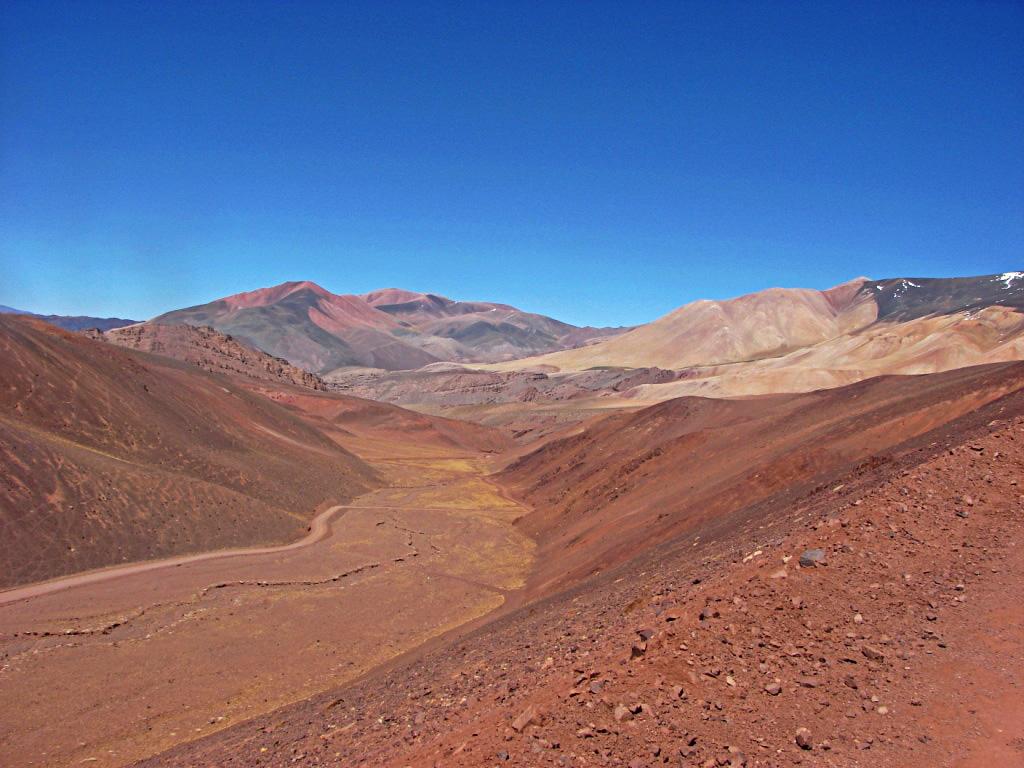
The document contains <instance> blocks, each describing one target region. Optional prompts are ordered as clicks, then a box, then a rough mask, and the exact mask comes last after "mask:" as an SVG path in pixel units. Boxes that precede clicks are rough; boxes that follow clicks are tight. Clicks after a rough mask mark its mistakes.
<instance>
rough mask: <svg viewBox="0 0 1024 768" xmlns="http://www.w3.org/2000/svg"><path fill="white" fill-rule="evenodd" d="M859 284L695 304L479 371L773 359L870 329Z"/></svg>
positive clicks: (869, 308)
mask: <svg viewBox="0 0 1024 768" xmlns="http://www.w3.org/2000/svg"><path fill="white" fill-rule="evenodd" d="M864 281H865V279H864V278H858V279H857V280H852V281H850V282H848V283H844V284H842V285H838V286H836V287H835V288H830V289H829V290H827V291H817V290H813V289H807V288H770V289H768V290H765V291H759V292H757V293H751V294H748V295H746V296H740V297H738V298H735V299H729V300H725V301H707V300H702V301H695V302H693V303H691V304H687V305H685V306H683V307H680V308H679V309H677V310H675V311H674V312H670V313H669V314H667V315H665V316H664V317H662V318H659V319H658V320H655V321H654V322H652V323H648V324H647V325H643V326H640V327H638V328H635V329H634V330H632V331H629V332H628V333H624V334H622V335H621V336H616V337H613V338H611V339H608V340H607V341H602V342H599V343H596V344H592V345H590V346H586V347H581V348H579V349H572V350H566V351H562V352H553V353H551V354H547V355H540V356H537V357H532V358H526V359H524V360H516V361H513V362H510V363H499V364H496V365H493V366H480V367H486V368H491V369H495V370H513V369H522V368H530V367H543V369H545V370H558V371H582V370H586V369H588V368H597V367H624V368H642V367H651V366H657V367H659V368H674V369H679V368H689V367H692V366H698V365H700V366H706V365H718V364H723V363H733V362H740V361H747V360H758V359H761V358H766V357H777V356H780V355H784V354H786V353H788V352H791V351H793V350H796V349H800V348H803V347H808V346H811V345H815V344H820V343H821V342H823V341H828V340H830V339H834V338H836V337H838V336H841V335H843V334H847V333H849V332H851V331H854V330H858V329H860V328H864V327H866V326H868V325H870V324H871V323H873V322H874V321H875V319H876V318H877V312H878V309H877V305H876V304H875V303H874V302H873V301H871V300H870V298H869V297H868V296H866V295H865V294H864V293H862V292H860V288H861V285H862V284H863V283H864Z"/></svg>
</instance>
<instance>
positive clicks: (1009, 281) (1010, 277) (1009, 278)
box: [996, 272, 1024, 288]
mask: <svg viewBox="0 0 1024 768" xmlns="http://www.w3.org/2000/svg"><path fill="white" fill-rule="evenodd" d="M1021 278H1024V272H1003V274H1001V275H1000V276H999V277H997V278H996V280H997V281H999V282H1001V283H1003V284H1004V285H1005V286H1006V287H1007V288H1010V287H1012V285H1013V281H1014V280H1020V279H1021Z"/></svg>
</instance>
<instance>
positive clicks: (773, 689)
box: [764, 682, 782, 696]
mask: <svg viewBox="0 0 1024 768" xmlns="http://www.w3.org/2000/svg"><path fill="white" fill-rule="evenodd" d="M764 690H765V693H767V694H768V695H769V696H778V695H779V694H780V693H782V686H781V685H779V684H778V683H776V682H771V683H768V685H766V686H765V687H764Z"/></svg>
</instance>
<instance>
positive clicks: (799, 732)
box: [796, 728, 814, 749]
mask: <svg viewBox="0 0 1024 768" xmlns="http://www.w3.org/2000/svg"><path fill="white" fill-rule="evenodd" d="M796 744H797V746H798V747H800V749H811V748H812V747H813V746H814V742H813V741H812V740H811V732H810V731H809V730H807V729H806V728H797V729H796Z"/></svg>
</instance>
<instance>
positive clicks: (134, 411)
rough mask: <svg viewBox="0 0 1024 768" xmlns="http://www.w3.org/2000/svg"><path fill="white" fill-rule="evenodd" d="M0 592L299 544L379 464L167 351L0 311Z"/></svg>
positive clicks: (362, 486)
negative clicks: (192, 556) (132, 564)
mask: <svg viewBox="0 0 1024 768" xmlns="http://www.w3.org/2000/svg"><path fill="white" fill-rule="evenodd" d="M0 359H2V360H3V361H4V365H3V366H0V477H2V481H0V587H6V586H11V585H14V584H19V583H24V582H28V581H34V580H39V579H45V578H50V577H53V576H58V575H61V574H66V573H71V572H74V571H80V570H84V569H89V568H95V567H99V566H104V565H111V564H115V563H120V562H123V561H131V560H141V559H147V558H153V557H161V556H166V555H171V554H178V553H185V552H194V551H199V550H204V549H214V548H220V547H227V546H238V545H248V544H254V543H263V542H281V541H287V540H290V539H293V538H298V537H300V536H301V535H302V534H303V533H304V532H305V529H306V525H307V523H308V521H309V520H310V518H312V517H313V515H314V514H315V512H316V511H317V509H318V508H320V507H321V506H322V505H324V504H327V503H329V502H333V503H338V502H341V501H344V500H346V499H348V498H351V497H352V496H354V495H356V494H358V493H361V492H364V491H365V490H367V489H368V488H370V487H372V486H374V485H375V483H376V480H375V478H374V474H373V472H372V471H371V470H370V469H369V467H368V466H367V465H366V464H364V463H363V462H362V461H361V460H360V459H358V458H356V457H355V456H353V455H352V454H350V453H348V452H347V451H345V450H344V449H343V448H341V447H339V445H338V444H337V443H335V442H334V441H332V440H331V439H329V438H328V437H327V436H326V435H324V434H323V433H322V432H321V431H320V430H318V429H316V428H314V427H312V426H310V425H309V423H308V422H307V421H305V420H304V419H302V418H300V417H299V416H297V415H296V414H295V413H293V412H292V411H290V410H288V409H286V408H283V407H281V406H280V405H277V404H275V403H272V402H270V401H268V400H267V399H266V398H263V397H261V396H259V395H257V394H253V393H250V392H249V391H247V390H246V389H244V388H242V387H239V386H236V385H235V384H234V383H233V382H232V381H231V380H229V379H226V378H223V377H219V376H213V375H210V374H207V373H205V372H203V371H200V370H198V369H197V368H195V367H194V366H192V365H189V364H185V363H180V362H177V361H174V360H170V359H168V358H162V357H157V356H155V355H147V354H143V353H137V352H132V351H129V350H124V349H120V348H118V347H115V346H113V345H110V344H104V343H101V342H98V341H93V340H91V339H88V338H85V337H84V336H81V335H78V334H73V333H69V332H66V331H63V330H60V329H58V328H56V327H54V326H51V325H47V324H46V323H43V322H40V321H36V320H31V319H26V318H21V317H15V316H6V315H5V316H0Z"/></svg>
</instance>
